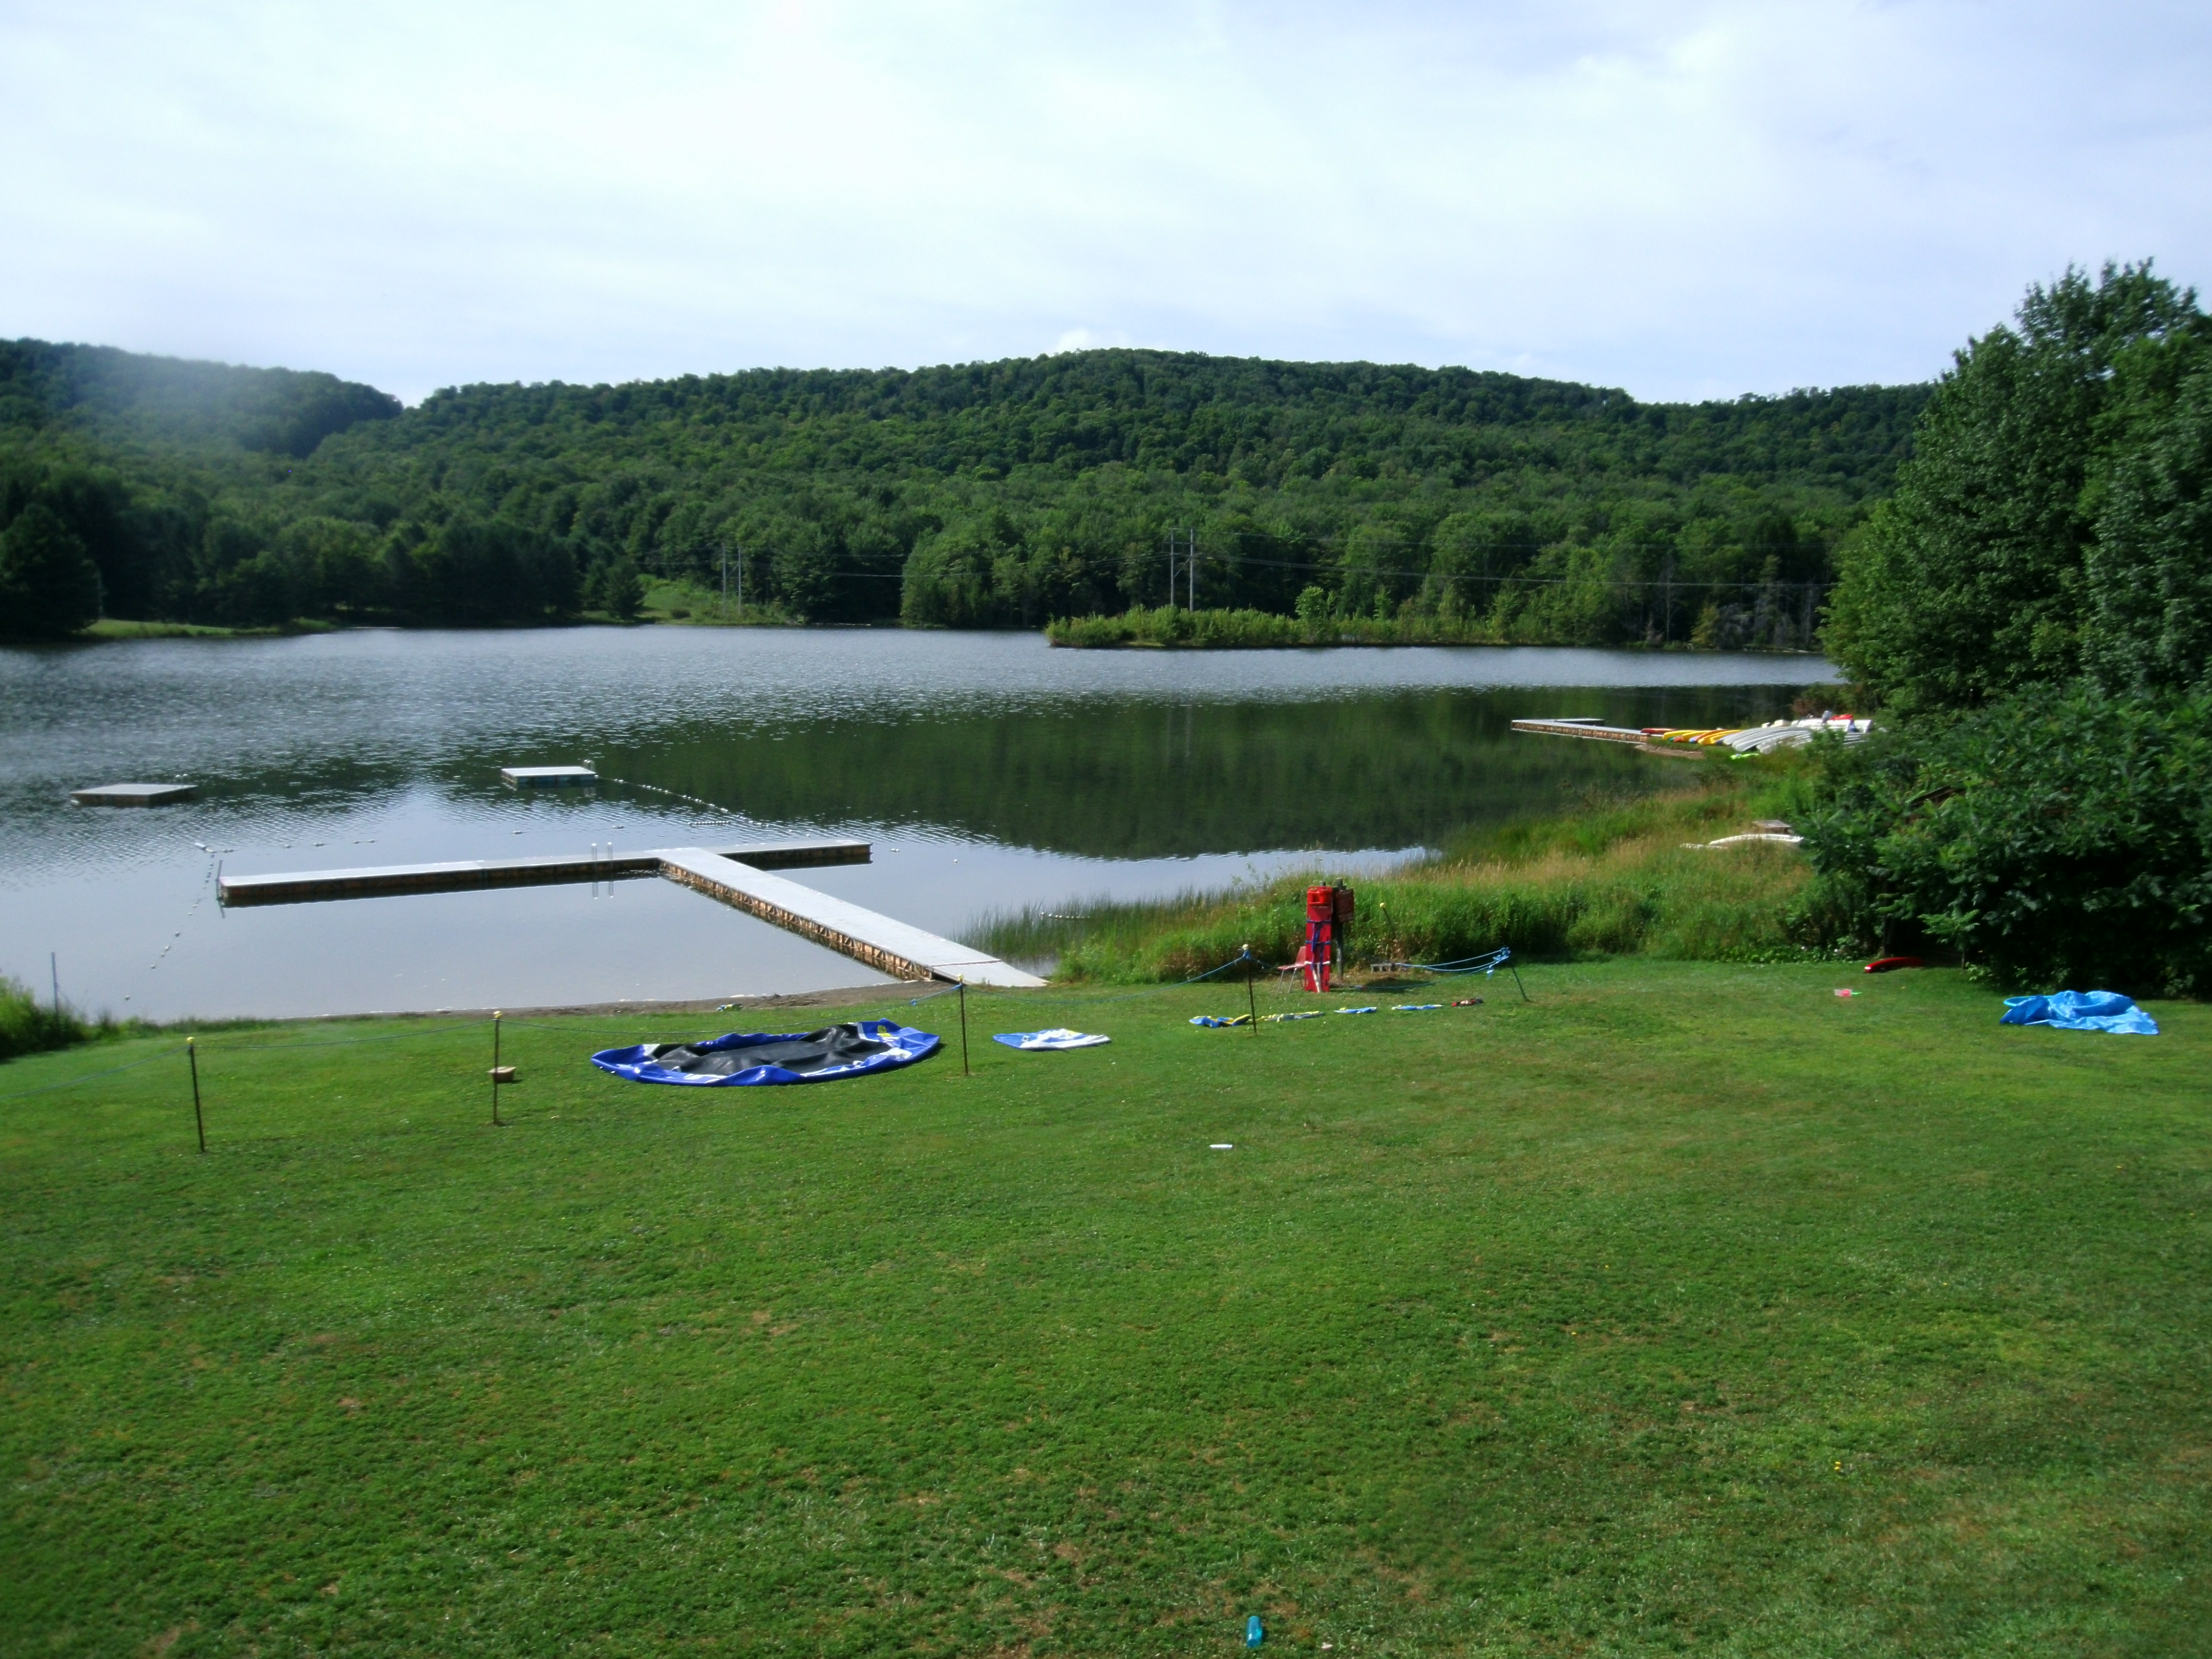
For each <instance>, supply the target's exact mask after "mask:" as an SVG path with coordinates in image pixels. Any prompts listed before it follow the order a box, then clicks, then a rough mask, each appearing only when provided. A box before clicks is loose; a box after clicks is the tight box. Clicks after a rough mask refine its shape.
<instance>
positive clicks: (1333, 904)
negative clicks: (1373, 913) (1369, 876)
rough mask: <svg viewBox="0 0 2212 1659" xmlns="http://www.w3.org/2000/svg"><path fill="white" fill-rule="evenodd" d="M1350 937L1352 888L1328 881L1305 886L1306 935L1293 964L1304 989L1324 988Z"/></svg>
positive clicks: (1340, 963) (1339, 966)
mask: <svg viewBox="0 0 2212 1659" xmlns="http://www.w3.org/2000/svg"><path fill="white" fill-rule="evenodd" d="M1351 938H1352V889H1350V888H1349V887H1344V886H1340V885H1336V884H1330V885H1328V886H1323V887H1309V888H1307V889H1306V937H1305V943H1304V944H1303V945H1299V946H1298V957H1297V964H1296V965H1297V969H1298V970H1299V971H1300V972H1301V973H1302V974H1304V976H1305V982H1306V989H1307V990H1309V991H1314V992H1322V991H1326V990H1328V981H1329V979H1330V976H1331V975H1332V974H1334V973H1336V972H1340V971H1341V970H1342V969H1343V966H1344V947H1345V945H1346V942H1347V941H1348V940H1349V939H1351Z"/></svg>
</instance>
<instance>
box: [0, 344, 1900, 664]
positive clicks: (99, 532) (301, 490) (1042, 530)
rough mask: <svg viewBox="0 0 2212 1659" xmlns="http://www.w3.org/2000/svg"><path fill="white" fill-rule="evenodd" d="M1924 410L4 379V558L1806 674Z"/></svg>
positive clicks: (1092, 361)
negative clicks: (1397, 637)
mask: <svg viewBox="0 0 2212 1659" xmlns="http://www.w3.org/2000/svg"><path fill="white" fill-rule="evenodd" d="M1927 395H1928V389H1927V388H1926V387H1923V386H1904V387H1852V388H1842V389H1838V390H1834V391H1828V392H1795V393H1791V394H1790V395H1788V396H1785V397H1779V398H1741V399H1738V400H1736V401H1734V402H1727V403H1712V404H1642V403H1638V402H1637V401H1636V400H1635V399H1634V398H1630V397H1629V396H1628V395H1627V394H1626V393H1625V392H1618V391H1608V390H1605V389H1602V388H1598V387H1591V386H1576V385H1571V384H1568V383H1565V382H1560V381H1551V380H1528V379H1523V378H1520V377H1517V376H1513V375H1507V374H1482V373H1476V372H1474V371H1470V370H1466V369H1454V368H1446V369H1425V368H1414V367H1408V366H1403V365H1399V366H1382V365H1375V364H1367V363H1350V364H1342V363H1340V364H1316V363H1280V362H1261V361H1258V360H1246V359H1229V358H1212V357H1205V356H1195V355H1189V354H1175V353H1167V352H1154V351H1133V350H1112V351H1092V352H1081V353H1073V354H1068V355H1065V356H1054V357H1042V358H1036V359H1030V360H1014V361H1009V362H998V363H978V364H967V365H962V366H957V367H950V368H929V369H923V370H919V371H915V372H907V371H903V370H874V371H858V370H853V371H846V370H811V371H796V370H781V369H763V370H755V371H750V372H747V373H744V374H727V375H709V376H688V377H685V378H684V379H680V380H666V381H658V382H650V383H638V384H634V385H629V386H563V385H560V384H553V385H546V386H467V387H462V388H459V389H457V390H449V391H446V392H439V393H438V394H436V395H435V396H434V397H432V398H428V399H427V400H425V401H424V402H423V403H422V404H421V405H420V406H418V407H416V408H415V409H411V410H399V409H398V406H397V404H396V403H395V402H394V401H393V400H392V399H390V398H386V396H385V394H383V393H381V392H377V391H375V390H374V388H372V387H368V386H358V385H354V384H351V383H348V382H344V381H341V380H335V379H333V378H331V377H330V376H327V375H319V374H295V373H292V372H290V371H287V370H276V369H267V370H263V369H241V368H224V367H221V366H218V365H212V364H203V363H186V362H176V361H174V360H169V359H157V358H148V357H136V356H130V355H128V354H125V353H122V352H117V351H112V350H109V349H103V348H92V347H79V346H52V345H46V344H42V343H38V342H34V341H18V342H15V343H13V344H9V345H0V528H4V526H5V522H6V521H8V520H12V518H13V517H14V516H15V513H18V512H20V511H21V508H22V507H23V506H24V505H25V504H27V503H28V502H31V501H43V502H45V503H46V504H47V505H48V506H50V507H52V509H53V510H54V511H55V512H56V513H57V514H58V517H59V518H60V519H62V520H64V522H65V523H66V524H68V525H69V526H70V528H71V530H72V531H73V532H74V533H75V534H76V536H77V537H79V538H81V539H82V542H83V544H84V545H85V549H86V550H87V551H88V554H89V556H90V557H91V559H92V560H93V562H94V563H95V564H96V565H97V566H98V568H99V571H100V579H101V581H102V584H103V586H104V589H105V594H106V604H107V608H108V610H109V611H110V613H111V614H114V615H119V616H132V617H168V618H176V619H188V620H192V621H197V622H206V623H232V624H255V623H276V622H282V621H284V620H287V619H289V618H292V617H302V616H313V617H328V618H331V619H337V620H343V619H348V618H354V619H380V620H399V621H405V622H416V623H493V622H534V621H545V620H553V619H557V618H560V617H565V616H569V615H573V614H575V613H576V612H577V611H580V610H583V609H592V610H600V609H606V610H613V611H623V610H625V609H628V608H629V606H630V605H633V604H634V603H635V592H636V582H635V580H633V577H634V576H635V577H644V578H652V577H663V578H676V579H679V580H682V579H690V580H699V581H702V582H703V581H707V580H710V579H711V580H715V581H717V582H719V579H720V564H721V561H722V558H723V556H724V554H725V553H727V554H728V555H729V556H730V557H731V559H732V562H733V563H734V562H735V561H736V560H737V558H738V550H743V558H744V571H745V580H746V587H747V593H746V597H747V599H749V600H750V601H753V602H754V603H756V604H757V605H762V606H766V607H769V611H771V613H772V614H777V615H781V616H785V617H790V618H792V619H794V620H825V621H848V622H853V621H878V620H890V619H893V618H898V617H903V618H904V619H905V620H907V621H908V622H910V623H924V624H946V625H953V626H1036V625H1039V624H1041V623H1043V622H1044V621H1046V620H1047V619H1048V618H1049V617H1056V616H1081V615H1089V614H1094V613H1109V612H1118V611H1122V610H1126V609H1127V608H1128V607H1129V606H1131V605H1139V604H1145V605H1157V604H1158V603H1160V602H1161V601H1162V600H1163V599H1164V598H1165V597H1166V580H1167V561H1166V557H1165V551H1164V550H1165V547H1166V538H1167V535H1168V532H1170V530H1171V529H1182V530H1187V531H1189V532H1193V533H1194V535H1195V537H1196V539H1197V545H1198V547H1199V550H1200V561H1199V567H1198V601H1199V603H1200V605H1210V606H1225V607H1230V606H1234V607H1245V608H1252V609H1257V610H1261V611H1276V612H1281V613H1288V612H1290V611H1292V610H1293V609H1294V608H1296V607H1297V605H1298V603H1299V600H1300V596H1301V595H1302V594H1306V593H1307V592H1308V590H1310V589H1311V590H1317V592H1318V594H1319V596H1320V599H1319V600H1318V601H1317V600H1316V599H1315V598H1314V597H1312V596H1309V597H1308V598H1307V600H1306V603H1307V605H1308V606H1309V607H1311V606H1312V605H1315V604H1316V603H1317V602H1320V603H1325V605H1327V607H1328V610H1329V611H1331V612H1332V613H1334V614H1340V615H1346V616H1351V615H1357V616H1359V617H1394V616H1398V615H1401V614H1421V615H1437V614H1442V615H1446V616H1457V615H1465V614H1480V615H1482V616H1485V617H1493V616H1494V617H1497V618H1498V622H1499V626H1500V630H1501V634H1502V635H1504V636H1509V637H1529V638H1547V639H1558V640H1561V641H1589V642H1604V641H1623V640H1635V639H1643V638H1646V637H1650V638H1666V639H1675V640H1680V639H1685V638H1687V637H1689V636H1690V635H1692V633H1693V632H1697V631H1699V629H1698V624H1699V619H1700V618H1701V617H1702V618H1703V619H1704V624H1705V625H1704V629H1703V631H1702V632H1701V633H1700V635H1699V637H1700V638H1701V639H1703V640H1705V641H1707V642H1711V643H1716V644H1741V643H1771V644H1787V643H1802V641H1800V640H1798V639H1796V638H1795V637H1794V635H1792V630H1793V629H1794V630H1796V632H1797V633H1802V629H1803V623H1804V621H1805V619H1806V617H1808V615H1809V614H1810V613H1809V610H1808V605H1807V603H1806V601H1807V599H1808V596H1809V595H1814V594H1817V592H1820V590H1821V586H1822V585H1824V584H1825V583H1826V581H1827V580H1828V579H1829V577H1830V576H1831V574H1832V564H1831V557H1832V551H1833V550H1834V548H1835V546H1836V544H1838V541H1839V540H1840V539H1841V538H1844V537H1845V536H1846V535H1848V534H1849V533H1850V531H1851V530H1852V529H1853V528H1854V526H1856V525H1857V523H1858V522H1859V520H1860V519H1861V517H1862V515H1863V512H1864V510H1865V508H1866V507H1867V506H1868V504H1869V502H1870V501H1872V500H1874V499H1875V498H1876V497H1878V496H1880V495H1882V494H1883V493H1884V492H1885V491H1886V490H1887V489H1888V488H1889V486H1890V483H1891V482H1892V480H1893V477H1894V475H1895V471H1896V468H1897V465H1898V464H1899V461H1900V460H1901V459H1903V458H1904V457H1905V455H1906V454H1907V453H1909V451H1910V447H1911V428H1912V422H1913V421H1914V419H1915V417H1916V416H1917V414H1918V412H1919V410H1920V409H1921V408H1922V406H1923V404H1924V403H1925V401H1926V398H1927Z"/></svg>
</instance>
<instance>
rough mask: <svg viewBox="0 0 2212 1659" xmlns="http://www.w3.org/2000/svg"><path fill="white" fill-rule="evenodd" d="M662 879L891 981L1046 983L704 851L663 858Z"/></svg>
mask: <svg viewBox="0 0 2212 1659" xmlns="http://www.w3.org/2000/svg"><path fill="white" fill-rule="evenodd" d="M660 873H661V874H662V875H664V876H665V877H666V878H668V879H669V880H671V881H673V882H678V883H681V884H683V885H684V886H686V887H689V888H691V889H693V890H695V891H697V892H702V893H704V894H706V895H707V896H708V897H709V898H714V899H720V901H721V902H723V903H725V904H728V905H732V906H734V907H735V908H738V909H740V910H743V911H745V912H746V913H747V914H749V915H756V916H758V917H759V918H760V919H761V920H762V921H770V922H774V923H775V925H776V926H777V927H782V928H786V929H788V930H789V931H790V932H792V933H797V934H799V936H800V937H802V938H805V939H812V940H813V941H814V942H815V943H816V944H817V945H828V946H829V948H830V949H831V950H833V951H842V952H843V953H844V954H845V955H847V956H848V957H852V958H853V959H854V961H856V962H865V963H867V964H868V966H869V967H871V968H873V969H876V970H877V971H878V972H879V973H885V974H889V975H890V976H891V977H892V978H894V979H944V980H960V981H964V982H965V983H967V984H969V985H995V986H1000V987H1004V988H1006V989H1009V990H1023V991H1034V990H1036V989H1039V988H1040V987H1042V986H1043V984H1044V981H1042V980H1041V979H1039V978H1038V977H1037V976H1036V975H1034V974H1025V973H1024V972H1023V971H1022V970H1021V969H1018V968H1016V967H1013V966H1012V965H1011V964H1010V963H1004V962H1000V960H999V959H998V958H997V957H991V956H986V955H984V954H983V952H982V951H977V950H975V949H973V948H971V947H969V946H968V945H961V944H958V943H957V942H956V941H954V940H952V939H940V938H939V937H938V936H937V935H936V934H935V933H924V932H922V930H921V928H919V927H908V925H907V924H906V923H904V922H902V921H894V920H893V919H892V918H891V917H890V916H886V915H880V914H878V912H876V911H873V910H869V909H865V908H862V907H861V906H860V905H857V904H849V903H848V902H845V901H844V900H843V899H839V898H832V897H830V896H829V894H827V893H823V892H817V890H815V889H813V888H811V887H808V886H805V885H803V884H800V883H799V882H795V881H787V880H785V879H784V878H782V877H781V876H776V875H770V874H769V872H766V871H764V870H762V869H760V868H758V867H757V866H752V865H750V864H745V863H740V862H738V860H734V859H731V858H728V857H725V856H721V855H718V854H714V853H710V852H708V851H707V850H706V849H705V848H678V849H677V850H675V851H672V852H667V853H663V854H661V855H660Z"/></svg>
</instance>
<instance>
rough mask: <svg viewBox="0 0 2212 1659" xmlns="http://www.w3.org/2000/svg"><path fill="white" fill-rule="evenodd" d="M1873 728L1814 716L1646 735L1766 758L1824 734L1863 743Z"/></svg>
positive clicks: (1854, 719)
mask: <svg viewBox="0 0 2212 1659" xmlns="http://www.w3.org/2000/svg"><path fill="white" fill-rule="evenodd" d="M1871 726H1873V722H1872V721H1871V720H1865V719H1863V718H1861V717H1860V716H1858V715H1856V714H1814V715H1810V716H1808V718H1806V719H1804V720H1769V721H1767V723H1766V724H1765V725H1764V726H1711V727H1708V728H1706V729H1705V730H1703V731H1692V730H1687V729H1668V728H1664V727H1660V726H1646V727H1644V737H1645V738H1646V739H1648V740H1649V741H1650V742H1653V743H1681V744H1696V745H1699V746H1711V745H1717V746H1718V747H1720V748H1723V749H1733V750H1735V751H1736V752H1737V753H1739V754H1744V755H1763V754H1765V753H1766V752H1767V750H1770V749H1794V748H1796V746H1797V745H1798V744H1806V743H1810V742H1812V741H1813V739H1814V738H1815V737H1816V736H1818V735H1819V734H1820V732H1835V733H1836V734H1838V736H1840V737H1841V738H1843V740H1844V742H1845V743H1861V742H1863V741H1864V740H1865V738H1866V734H1867V732H1868V731H1869V729H1870V728H1871Z"/></svg>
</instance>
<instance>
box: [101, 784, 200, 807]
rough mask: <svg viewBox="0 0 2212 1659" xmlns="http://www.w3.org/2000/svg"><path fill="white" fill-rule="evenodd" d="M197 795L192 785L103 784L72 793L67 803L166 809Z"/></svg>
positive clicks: (197, 789) (197, 786)
mask: <svg viewBox="0 0 2212 1659" xmlns="http://www.w3.org/2000/svg"><path fill="white" fill-rule="evenodd" d="M198 793H200V787H199V785H197V784H196V783H103V784H100V785H98V786H97V787H94V788H90V789H72V790H70V799H71V800H73V801H75V802H76V804H77V805H79V806H167V805H170V804H171V803H172V802H173V801H180V800H191V799H194V798H195V797H197V795H198Z"/></svg>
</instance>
